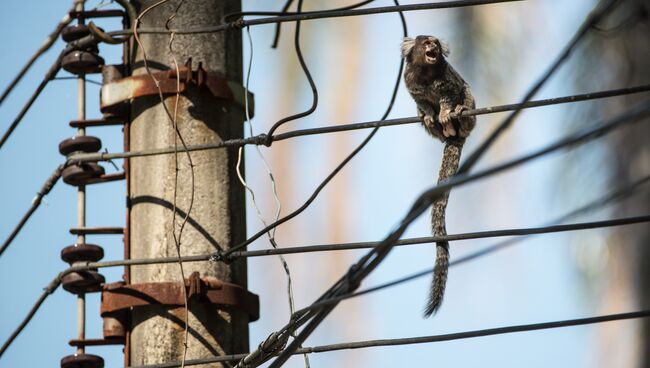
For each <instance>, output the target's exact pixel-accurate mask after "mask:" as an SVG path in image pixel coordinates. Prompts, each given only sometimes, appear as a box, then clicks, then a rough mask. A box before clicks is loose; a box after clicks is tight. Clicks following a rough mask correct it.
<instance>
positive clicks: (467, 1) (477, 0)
mask: <svg viewBox="0 0 650 368" xmlns="http://www.w3.org/2000/svg"><path fill="white" fill-rule="evenodd" d="M519 1H524V0H455V1H442V2H435V3H424V4H409V5H399V6H384V7H375V8H366V9H352V10H340V11H331V10H323V11H315V12H309V13H305V14H298V13H295V14H291V15H285V16H278V17H269V18H258V19H250V20H241V19H239V20H236V21H234V22H229V23H225V24H219V25H213V26H205V27H196V28H189V29H174V30H171V31H172V32H174V33H176V34H199V33H212V32H223V31H226V30H229V29H239V28H244V27H247V26H256V25H261V24H273V23H285V22H296V21H299V20H314V19H325V18H341V17H354V16H360V15H372V14H383V13H395V12H407V11H416V10H434V9H450V8H461V7H467V6H477V5H490V4H499V3H509V2H519ZM169 32H170V31H168V30H166V29H164V28H141V29H139V30H138V33H140V34H145V33H149V34H156V33H158V34H166V33H169ZM132 33H133V30H122V31H113V32H109V33H108V34H109V35H111V36H119V35H128V34H132Z"/></svg>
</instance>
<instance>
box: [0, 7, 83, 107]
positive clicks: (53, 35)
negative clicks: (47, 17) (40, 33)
mask: <svg viewBox="0 0 650 368" xmlns="http://www.w3.org/2000/svg"><path fill="white" fill-rule="evenodd" d="M74 10H75V5H73V6H72V8H71V9H70V10H69V11H68V12H67V13H66V15H65V16H64V17H63V19H61V21H59V23H58V24H57V25H56V28H55V29H54V31H52V33H50V34H49V35H48V36H47V38H46V39H45V42H43V44H42V45H41V47H39V48H38V50H36V52H35V53H34V55H32V57H30V58H29V60H27V63H25V65H24V66H23V68H22V69H21V70H20V71H19V72H18V74H17V75H16V76H15V77H14V79H13V80H12V81H11V82H10V83H9V85H8V86H7V88H5V90H4V92H2V96H0V105H2V103H3V102H4V100H5V99H6V98H7V96H9V94H10V93H11V91H13V89H14V88H15V87H16V86H17V85H18V83H19V82H20V80H21V79H22V78H23V77H24V76H25V74H26V73H27V71H29V69H30V68H31V67H32V65H34V63H35V62H36V60H38V58H40V57H41V55H43V54H44V53H45V52H46V51H47V50H49V49H50V48H51V47H52V45H54V42H56V40H57V38H59V35H60V34H61V31H62V30H63V28H65V27H66V26H67V25H68V24H70V22H72V17H70V12H71V11H74Z"/></svg>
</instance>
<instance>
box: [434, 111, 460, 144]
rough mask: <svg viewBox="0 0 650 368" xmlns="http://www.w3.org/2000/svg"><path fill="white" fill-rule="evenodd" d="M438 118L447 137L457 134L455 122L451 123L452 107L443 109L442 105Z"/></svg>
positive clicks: (443, 133)
mask: <svg viewBox="0 0 650 368" xmlns="http://www.w3.org/2000/svg"><path fill="white" fill-rule="evenodd" d="M438 120H439V121H440V125H442V135H444V136H445V137H446V138H448V137H455V136H456V129H455V128H454V124H452V123H451V110H450V109H443V108H442V107H441V108H440V115H439V116H438Z"/></svg>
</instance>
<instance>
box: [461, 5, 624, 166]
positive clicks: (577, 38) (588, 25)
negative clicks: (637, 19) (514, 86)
mask: <svg viewBox="0 0 650 368" xmlns="http://www.w3.org/2000/svg"><path fill="white" fill-rule="evenodd" d="M618 2H619V0H603V1H602V2H599V3H598V4H597V5H596V6H595V8H594V9H593V10H592V11H591V12H590V13H589V15H588V16H587V18H586V19H585V21H584V22H583V23H582V24H581V25H580V28H578V31H577V32H576V33H575V34H574V35H573V37H572V38H571V40H570V41H569V43H568V44H567V45H566V46H565V47H564V49H563V50H562V52H561V53H560V55H559V56H558V57H557V58H556V59H555V61H554V62H553V64H551V66H550V67H549V68H548V69H547V70H546V72H544V74H543V75H542V76H541V77H540V79H539V80H538V81H537V82H536V83H535V84H534V85H533V86H532V87H531V88H530V89H529V90H528V92H527V93H526V95H525V96H524V98H523V99H522V101H521V102H522V103H525V102H528V101H530V99H532V98H533V96H535V94H537V92H539V90H540V89H541V88H542V86H543V85H544V84H545V83H546V82H547V81H548V80H549V78H550V77H551V76H552V75H553V74H554V73H555V72H556V71H557V70H558V69H559V67H560V66H561V65H562V64H563V63H564V62H565V61H566V60H567V59H568V58H569V55H571V52H573V50H574V49H575V48H576V47H577V46H578V44H579V43H580V42H581V41H582V40H583V39H584V37H585V35H586V34H587V33H588V32H589V30H590V29H592V27H593V26H594V25H595V24H598V22H600V20H601V19H602V18H603V17H604V16H605V15H607V14H609V13H610V12H611V10H612V8H613V6H614V5H615V4H617V3H618ZM520 112H521V108H518V109H515V110H514V111H513V112H512V113H510V114H509V115H508V116H507V117H506V118H505V119H504V120H503V121H502V122H501V124H499V125H498V126H497V128H496V129H495V130H494V131H493V132H492V133H491V134H490V135H489V136H488V137H487V138H486V139H485V140H484V141H483V142H482V143H481V144H480V145H479V146H478V147H477V148H476V149H475V150H474V151H473V152H472V153H471V154H470V155H469V157H468V158H467V159H466V160H465V161H464V162H463V163H462V164H461V165H460V168H459V169H458V174H464V173H467V172H468V171H469V170H470V169H471V168H472V167H473V166H474V165H475V164H476V162H477V161H478V160H479V159H480V158H481V156H483V154H485V152H486V151H487V150H488V149H489V148H490V147H491V146H492V144H494V142H495V141H496V140H497V138H499V136H500V135H501V134H503V132H505V131H506V129H508V128H509V127H510V125H512V123H513V122H514V120H515V118H517V116H518V115H519V113H520Z"/></svg>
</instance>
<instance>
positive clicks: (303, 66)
mask: <svg viewBox="0 0 650 368" xmlns="http://www.w3.org/2000/svg"><path fill="white" fill-rule="evenodd" d="M301 10H302V0H298V5H297V12H298V13H300V11H301ZM294 48H295V51H296V56H297V57H298V62H299V63H300V68H301V69H302V71H303V73H304V74H305V77H306V78H307V81H308V82H309V87H310V88H311V94H312V103H311V106H310V107H309V108H308V109H307V110H305V111H303V112H300V113H297V114H294V115H290V116H287V117H284V118H282V119H280V120H278V121H277V122H276V123H275V124H273V126H272V127H271V129H269V132H268V133H267V136H268V137H269V138H270V137H272V136H273V132H275V130H276V129H278V128H279V127H280V126H282V125H283V124H285V123H288V122H290V121H292V120H296V119H300V118H304V117H306V116H309V115H311V114H312V113H313V112H314V111H316V107H317V106H318V89H317V88H316V83H315V82H314V78H313V77H312V76H311V73H310V72H309V68H308V67H307V63H306V62H305V58H304V56H303V55H302V49H301V48H300V20H298V21H296V31H295V37H294ZM265 143H266V145H267V146H270V145H271V143H272V141H271V140H268V141H267V142H265Z"/></svg>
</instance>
